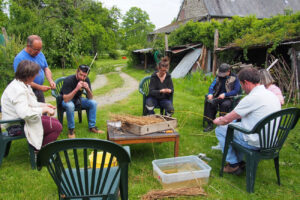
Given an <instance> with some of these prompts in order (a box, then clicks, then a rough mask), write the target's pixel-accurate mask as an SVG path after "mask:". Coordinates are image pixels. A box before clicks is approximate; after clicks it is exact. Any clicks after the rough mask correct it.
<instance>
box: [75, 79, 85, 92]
mask: <svg viewBox="0 0 300 200" xmlns="http://www.w3.org/2000/svg"><path fill="white" fill-rule="evenodd" d="M82 87H83V81H79V82H78V83H77V86H76V90H77V91H78V90H81V88H82Z"/></svg>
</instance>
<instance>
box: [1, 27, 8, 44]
mask: <svg viewBox="0 0 300 200" xmlns="http://www.w3.org/2000/svg"><path fill="white" fill-rule="evenodd" d="M1 29H2V33H3V37H4V40H5V43H7V42H8V37H7V33H6V29H5V28H4V27H2V28H1Z"/></svg>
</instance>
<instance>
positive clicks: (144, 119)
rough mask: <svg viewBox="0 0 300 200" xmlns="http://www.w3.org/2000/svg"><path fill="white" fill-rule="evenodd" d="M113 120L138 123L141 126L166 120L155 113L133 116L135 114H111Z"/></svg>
mask: <svg viewBox="0 0 300 200" xmlns="http://www.w3.org/2000/svg"><path fill="white" fill-rule="evenodd" d="M110 118H111V121H121V122H122V124H136V125H140V126H144V125H149V124H155V123H159V122H164V119H163V118H160V117H156V116H155V115H149V116H133V115H127V114H126V115H120V114H110Z"/></svg>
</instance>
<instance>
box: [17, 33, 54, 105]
mask: <svg viewBox="0 0 300 200" xmlns="http://www.w3.org/2000/svg"><path fill="white" fill-rule="evenodd" d="M42 48H43V43H42V39H41V38H40V36H38V35H30V36H28V38H27V46H26V47H25V48H24V49H23V50H22V51H21V52H20V53H19V54H18V55H17V56H16V57H15V59H14V64H13V66H14V71H15V72H16V71H17V68H18V64H19V63H20V62H21V61H22V60H30V61H32V62H35V63H37V64H38V65H39V66H40V67H41V69H40V71H39V74H38V75H37V76H36V77H35V79H34V81H33V82H32V83H31V84H30V85H31V87H32V89H33V92H34V94H35V96H36V97H37V100H38V102H43V103H44V102H45V97H44V93H43V92H46V91H48V90H50V89H55V87H56V85H55V82H54V81H53V79H52V73H51V71H50V69H49V67H48V63H47V60H46V58H45V56H44V54H43V53H42V52H41V50H42ZM45 75H46V78H47V79H48V81H49V84H50V87H49V86H45V85H43V84H44V79H45Z"/></svg>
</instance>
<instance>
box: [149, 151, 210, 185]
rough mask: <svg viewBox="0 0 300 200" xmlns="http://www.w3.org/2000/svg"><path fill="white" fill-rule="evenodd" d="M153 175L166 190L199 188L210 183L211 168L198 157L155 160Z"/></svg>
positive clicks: (153, 162)
mask: <svg viewBox="0 0 300 200" xmlns="http://www.w3.org/2000/svg"><path fill="white" fill-rule="evenodd" d="M152 165H153V175H154V177H156V178H157V179H158V180H159V182H160V183H161V184H162V186H163V188H164V189H169V188H182V187H197V186H201V185H203V184H207V183H208V179H209V174H210V170H211V167H210V166H209V165H207V164H206V163H205V162H204V161H202V160H201V159H200V158H198V157H197V156H183V157H175V158H166V159H160V160H153V161H152Z"/></svg>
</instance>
